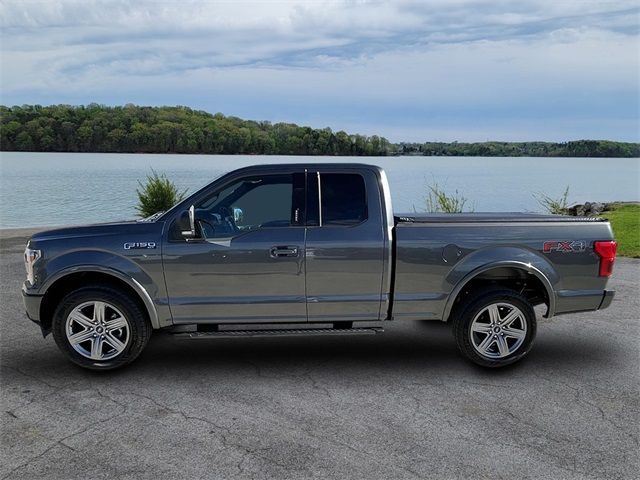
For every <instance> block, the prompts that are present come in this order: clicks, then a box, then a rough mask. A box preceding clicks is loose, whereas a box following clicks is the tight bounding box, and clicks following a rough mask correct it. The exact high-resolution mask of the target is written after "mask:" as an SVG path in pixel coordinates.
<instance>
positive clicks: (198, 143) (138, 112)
mask: <svg viewBox="0 0 640 480" xmlns="http://www.w3.org/2000/svg"><path fill="white" fill-rule="evenodd" d="M0 122H1V124H2V131H1V137H0V148H1V149H2V150H6V151H41V152H116V153H205V154H266V155H269V154H277V155H374V156H375V155H389V154H390V153H392V145H391V144H390V143H389V141H388V140H387V139H386V138H383V137H379V136H377V135H372V136H364V135H350V134H348V133H346V132H343V131H339V132H333V131H332V130H331V129H330V128H322V129H317V128H310V127H300V126H298V125H294V124H291V123H275V124H272V123H271V122H255V121H252V120H242V119H240V118H237V117H227V116H224V115H223V114H221V113H216V114H213V115H212V114H210V113H207V112H203V111H198V110H192V109H190V108H187V107H139V106H135V105H125V106H124V107H107V106H103V105H97V104H90V105H87V106H69V105H52V106H46V107H43V106H40V105H23V106H20V107H10V108H9V107H4V106H1V107H0Z"/></svg>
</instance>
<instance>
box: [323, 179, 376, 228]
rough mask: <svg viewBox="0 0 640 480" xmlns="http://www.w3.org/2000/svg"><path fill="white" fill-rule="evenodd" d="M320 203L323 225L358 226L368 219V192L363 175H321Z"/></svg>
mask: <svg viewBox="0 0 640 480" xmlns="http://www.w3.org/2000/svg"><path fill="white" fill-rule="evenodd" d="M320 201H321V212H322V215H321V222H322V225H327V226H331V225H334V226H349V225H357V224H359V223H362V222H364V221H365V220H366V219H367V192H366V189H365V185H364V178H362V175H358V174H356V173H321V174H320Z"/></svg>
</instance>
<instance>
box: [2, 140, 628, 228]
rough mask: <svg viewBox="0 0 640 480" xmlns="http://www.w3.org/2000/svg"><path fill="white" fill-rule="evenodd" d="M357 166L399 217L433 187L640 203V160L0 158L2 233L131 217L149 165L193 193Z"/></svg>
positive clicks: (470, 194)
mask: <svg viewBox="0 0 640 480" xmlns="http://www.w3.org/2000/svg"><path fill="white" fill-rule="evenodd" d="M297 162H301V163H304V162H359V163H371V164H375V165H380V166H382V167H384V168H385V170H386V171H387V175H388V177H389V182H390V184H391V193H392V199H393V204H394V205H393V206H394V211H396V212H411V211H414V208H415V209H417V210H421V209H422V208H423V206H424V198H425V195H426V192H427V186H428V185H429V184H433V183H434V182H437V183H438V184H439V185H440V186H441V187H443V188H444V189H445V190H446V191H448V192H454V191H455V190H456V189H457V190H458V191H459V192H460V193H461V194H462V195H464V196H465V197H467V198H468V199H469V201H470V203H471V204H472V206H473V207H474V209H475V211H540V205H539V204H538V203H537V201H536V200H535V198H534V197H533V194H535V193H539V192H544V193H546V194H548V195H550V196H552V197H556V198H557V197H560V196H561V195H562V192H563V191H564V189H565V187H566V186H567V185H569V186H570V190H569V198H570V200H571V201H572V202H573V203H577V202H585V201H601V202H608V201H615V200H625V201H628V200H640V159H637V158H633V159H622V158H525V157H520V158H508V157H506V158H505V157H501V158H500V157H486V158H485V157H290V156H252V155H148V154H100V153H91V154H86V153H14V152H4V153H1V154H0V228H18V227H32V226H33V227H39V226H52V225H67V224H80V223H91V222H103V221H113V220H122V219H128V218H134V217H135V216H136V211H135V209H134V206H135V204H136V201H137V196H136V187H137V186H138V185H137V181H138V180H144V179H145V177H146V175H147V174H148V173H149V172H150V170H151V169H152V168H153V169H155V170H156V171H157V172H159V173H166V174H167V176H168V177H169V178H170V179H171V180H173V181H174V182H175V183H176V185H178V186H179V187H180V188H188V189H189V192H195V191H196V190H197V189H198V188H200V187H202V186H204V185H206V184H207V183H209V182H211V181H212V180H213V179H215V178H216V177H218V176H220V175H221V174H223V173H225V172H228V171H230V170H233V169H235V168H239V167H242V166H246V165H252V164H259V163H297Z"/></svg>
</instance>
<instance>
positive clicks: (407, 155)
mask: <svg viewBox="0 0 640 480" xmlns="http://www.w3.org/2000/svg"><path fill="white" fill-rule="evenodd" d="M3 153H64V154H68V155H74V154H81V155H86V154H90V155H184V156H186V157H188V156H198V155H206V156H209V157H327V158H336V159H339V158H359V157H362V158H374V157H375V158H394V157H395V158H397V157H411V158H416V157H424V158H430V157H437V158H447V157H452V158H462V157H466V158H584V159H593V160H598V159H602V158H632V159H633V158H635V159H640V155H638V156H618V157H616V156H602V157H596V156H561V155H424V154H416V153H394V154H389V155H323V154H317V155H313V154H302V153H301V154H279V153H185V152H70V151H69V152H63V151H39V150H28V151H26V150H1V149H0V154H3Z"/></svg>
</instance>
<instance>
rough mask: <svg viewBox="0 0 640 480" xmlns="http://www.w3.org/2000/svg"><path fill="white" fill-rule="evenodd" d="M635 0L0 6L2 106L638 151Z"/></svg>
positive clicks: (27, 0)
mask: <svg viewBox="0 0 640 480" xmlns="http://www.w3.org/2000/svg"><path fill="white" fill-rule="evenodd" d="M639 25H640V6H639V4H638V3H637V2H636V1H626V0H619V1H615V2H614V1H591V0H581V1H579V0H576V1H566V0H554V1H550V0H518V1H502V0H491V1H466V0H433V1H430V0H423V1H414V0H402V1H392V0H389V1H364V0H349V1H320V0H313V1H285V0H281V1H251V2H247V1H240V0H236V1H233V0H227V1H213V0H212V1H190V0H184V1H150V0H136V1H131V2H126V1H95V0H94V1H91V0H81V1H56V0H41V1H31V0H2V2H0V28H1V32H2V33H1V38H0V40H1V42H0V53H1V58H0V103H1V104H3V105H8V106H11V105H21V104H41V105H48V104H59V103H64V104H74V105H75V104H88V103H91V102H96V103H101V104H107V105H124V104H126V103H134V104H139V105H186V106H189V107H192V108H194V109H198V110H205V111H208V112H211V113H215V112H222V113H224V114H225V115H235V116H239V117H242V118H247V119H254V120H270V121H273V122H278V121H287V122H293V123H298V124H302V125H310V126H313V127H326V126H329V127H331V128H332V129H333V130H341V129H342V130H346V131H347V132H349V133H362V134H368V135H372V134H378V135H383V136H385V137H387V138H388V139H390V140H391V141H419V142H423V141H486V140H502V141H518V140H520V141H527V140H545V141H567V140H576V139H584V138H591V139H610V140H621V141H640V120H639V118H640V97H639V90H640V87H639V82H640V39H639V34H640V30H639Z"/></svg>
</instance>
